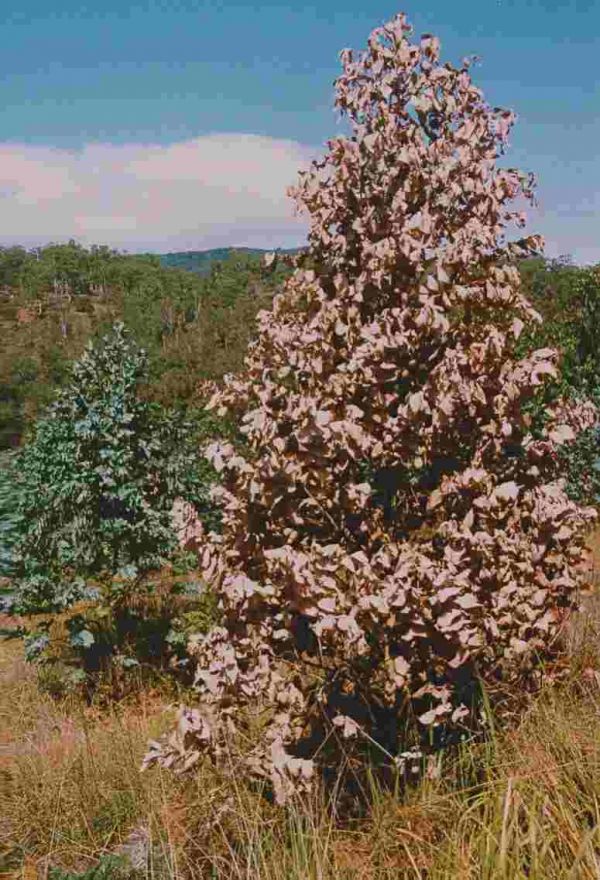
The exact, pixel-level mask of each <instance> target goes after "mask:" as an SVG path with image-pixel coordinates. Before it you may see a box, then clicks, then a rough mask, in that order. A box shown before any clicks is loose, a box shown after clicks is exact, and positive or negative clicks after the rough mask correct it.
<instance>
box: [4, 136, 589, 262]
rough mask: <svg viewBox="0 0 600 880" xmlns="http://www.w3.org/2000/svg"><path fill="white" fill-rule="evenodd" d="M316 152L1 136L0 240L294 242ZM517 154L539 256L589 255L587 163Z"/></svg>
mask: <svg viewBox="0 0 600 880" xmlns="http://www.w3.org/2000/svg"><path fill="white" fill-rule="evenodd" d="M320 152H321V150H320V149H319V148H316V147H310V146H307V145H305V144H301V143H298V142H297V141H293V140H283V139H277V138H271V137H263V136H259V135H253V134H213V135H206V136H202V137H198V138H195V139H192V140H186V141H182V142H180V143H174V144H168V145H160V144H151V143H150V144H144V143H131V144H125V145H114V144H102V143H97V144H88V145H87V146H85V147H83V148H82V149H81V150H77V151H69V150H59V149H53V148H50V147H41V146H33V145H30V144H13V143H6V144H0V245H3V244H4V245H6V244H24V245H26V246H34V245H39V244H45V243H47V242H49V241H67V240H68V239H70V238H74V239H76V240H77V241H80V242H81V243H82V244H87V245H90V244H108V245H110V246H112V247H116V248H119V249H124V250H128V251H140V250H152V251H159V252H160V251H167V250H195V249H202V248H210V247H224V246H227V245H237V246H247V247H264V248H276V247H294V246H296V245H299V244H302V243H303V241H304V239H305V233H306V223H305V221H304V220H303V219H302V218H299V217H297V216H295V214H294V206H293V204H292V202H291V200H290V199H289V198H288V196H287V195H286V190H287V187H288V186H289V185H290V184H293V183H294V182H295V181H296V179H297V174H298V171H299V170H300V169H301V168H305V167H307V165H308V163H309V161H310V159H311V158H313V156H315V155H317V154H318V153H320ZM516 153H517V155H516V157H515V156H514V155H513V156H512V160H513V161H514V160H515V159H516V164H517V165H520V166H521V167H524V168H528V167H530V165H536V164H540V165H541V166H542V172H543V173H542V174H541V175H540V177H541V184H542V185H541V187H540V191H539V197H540V204H539V207H538V209H537V210H531V209H529V210H528V211H527V213H528V215H529V223H528V227H527V231H528V232H539V233H542V234H543V235H544V236H545V238H546V243H547V254H548V255H549V256H557V255H559V254H565V253H568V254H571V255H572V256H573V257H574V258H575V260H576V261H577V262H582V263H585V262H598V261H600V240H599V239H598V235H597V222H596V221H597V217H598V214H599V212H600V203H599V196H598V188H597V186H595V183H596V180H597V178H598V165H597V163H592V164H589V163H588V164H585V165H583V164H582V166H581V168H580V169H579V168H578V167H575V166H573V165H572V166H571V167H570V169H568V171H569V174H570V177H568V180H567V179H565V175H566V174H567V169H564V170H563V171H561V174H560V176H558V177H557V174H556V168H554V167H544V165H548V163H549V162H550V159H548V158H547V157H545V156H543V155H541V156H536V157H534V161H532V157H530V156H529V155H528V154H527V152H526V151H525V150H524V149H523V148H521V149H520V150H517V151H516ZM535 160H537V161H535ZM552 162H555V160H554V159H552V160H551V164H552ZM579 171H580V172H581V173H579Z"/></svg>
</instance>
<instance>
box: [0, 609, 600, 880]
mask: <svg viewBox="0 0 600 880" xmlns="http://www.w3.org/2000/svg"><path fill="white" fill-rule="evenodd" d="M599 633H600V601H599V600H598V598H597V597H596V596H594V597H592V598H591V599H590V601H589V602H588V604H587V607H586V610H585V612H583V613H582V614H581V615H580V617H579V620H578V621H577V623H576V625H575V626H574V627H573V628H572V633H571V638H570V640H569V643H568V647H567V650H568V662H566V663H565V672H564V676H563V679H562V681H560V682H559V683H557V684H555V685H553V686H547V687H546V688H545V689H544V690H543V691H542V693H541V695H540V696H539V697H538V699H537V700H536V701H535V702H534V703H533V704H532V705H531V707H530V709H529V710H528V712H527V713H526V714H525V715H524V717H522V718H521V719H520V722H519V724H518V726H516V727H514V728H513V729H512V730H504V731H500V732H497V733H496V734H495V736H494V737H493V738H492V739H491V740H489V741H488V742H486V743H479V744H467V745H465V746H464V747H463V748H462V750H461V751H460V752H459V754H455V755H453V756H451V757H447V758H446V759H445V760H446V763H445V765H444V766H442V767H441V768H438V770H439V771H441V772H438V773H435V772H434V773H431V774H430V777H431V778H427V779H424V780H422V781H421V782H420V783H418V784H415V786H414V787H413V788H411V789H409V790H408V791H407V792H406V793H405V794H404V795H403V796H402V798H397V797H394V796H393V795H392V794H390V793H389V792H384V791H381V790H378V789H377V788H376V786H375V785H373V791H372V807H371V811H370V814H369V815H368V816H367V817H366V818H364V819H362V820H361V821H360V822H357V823H355V824H352V825H349V826H347V827H341V826H340V825H339V824H338V825H336V824H334V823H333V821H332V820H331V818H330V815H331V814H330V812H329V811H328V810H327V809H326V808H325V804H324V803H323V800H322V796H321V795H320V794H319V793H318V792H317V793H316V794H315V795H314V796H313V797H312V798H311V799H310V800H309V801H307V802H306V803H304V804H302V805H301V806H297V807H295V808H288V809H283V808H279V807H276V806H274V805H272V804H270V803H269V802H268V801H267V799H265V798H264V797H263V796H262V793H261V792H260V791H258V790H256V789H253V788H252V787H251V786H250V785H249V784H247V782H246V781H244V780H243V779H239V778H236V777H235V775H233V774H227V772H226V770H224V771H223V772H222V773H221V774H219V773H217V772H216V771H214V770H211V769H210V768H203V769H202V770H201V771H200V772H199V773H198V774H197V775H196V776H195V777H194V778H193V779H190V780H187V781H181V780H177V779H176V778H174V777H173V776H172V775H171V774H169V773H164V772H160V771H152V772H149V773H140V772H139V770H138V768H139V765H140V761H141V757H142V755H143V753H144V750H145V747H146V743H147V741H148V739H149V738H152V737H154V736H156V735H157V734H158V733H159V732H160V731H161V730H162V729H165V728H166V727H168V725H169V723H170V720H171V717H172V708H171V707H170V706H169V705H167V704H166V703H165V697H164V695H161V694H160V693H158V692H156V693H153V692H145V693H141V694H138V695H137V696H136V697H132V698H130V699H129V700H127V701H124V702H123V703H121V704H119V705H118V706H113V707H112V708H110V709H109V710H103V711H102V712H100V711H98V710H95V709H93V708H89V707H84V706H82V704H81V703H78V702H77V701H75V700H74V699H72V700H71V701H70V702H69V701H62V702H57V701H54V700H52V699H51V698H50V697H47V696H44V695H42V694H40V692H39V690H38V687H37V683H36V680H35V676H34V673H33V671H32V669H31V668H30V667H28V666H27V665H26V664H25V663H24V662H23V660H22V657H21V651H20V648H19V646H18V645H17V643H16V642H12V641H3V642H0V816H1V817H2V818H1V819H0V854H2V855H0V874H1V873H2V872H4V876H5V877H6V880H8V878H11V880H13V878H14V880H16V878H23V880H36V878H43V877H46V876H48V872H49V870H50V869H51V868H52V869H53V871H52V873H51V878H50V880H63V878H64V874H60V875H59V874H58V873H57V870H56V869H60V870H61V871H62V872H72V873H76V874H79V875H81V874H84V873H85V872H87V873H86V874H85V876H86V878H91V877H100V875H102V878H103V880H117V878H120V880H123V878H136V880H146V878H148V880H188V878H189V880H384V878H390V880H391V878H394V880H396V878H406V880H409V878H411V880H526V878H527V880H569V878H572V880H587V878H589V880H592V878H593V880H597V878H598V877H599V876H600V641H599V638H600V637H599ZM126 852H127V853H129V854H130V857H131V860H132V861H133V863H134V867H131V866H129V867H123V863H122V862H121V861H119V855H121V856H123V854H124V853H126ZM115 857H116V859H117V860H116V861H114V859H115ZM125 865H127V863H125Z"/></svg>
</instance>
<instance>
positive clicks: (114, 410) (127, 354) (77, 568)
mask: <svg viewBox="0 0 600 880" xmlns="http://www.w3.org/2000/svg"><path fill="white" fill-rule="evenodd" d="M147 368H148V359H147V356H146V354H145V352H144V351H143V350H142V349H140V348H139V347H138V346H137V345H136V344H135V343H134V341H133V340H132V338H131V337H130V335H129V334H128V332H127V331H126V330H125V328H124V327H123V325H122V324H117V325H115V327H114V328H113V329H112V331H111V332H110V333H109V334H108V335H106V336H105V337H104V338H103V339H101V340H100V341H99V342H98V343H96V344H95V345H89V346H88V348H87V350H86V352H85V354H84V355H83V357H82V358H81V359H80V361H79V362H77V363H76V365H75V367H74V369H73V376H72V380H71V383H70V384H69V385H68V386H67V387H66V388H65V389H64V391H63V392H62V393H61V395H60V397H59V398H58V400H57V401H56V402H55V403H54V404H52V405H51V407H50V408H49V410H48V412H47V414H46V416H45V417H44V418H43V419H41V420H40V422H39V423H38V425H37V428H36V431H35V435H34V437H33V440H32V442H31V443H30V444H29V445H28V446H26V447H25V448H24V450H23V452H22V453H21V455H20V456H19V465H20V472H21V476H22V481H23V495H22V499H21V504H20V508H21V509H20V513H21V515H22V518H23V519H22V521H23V522H24V523H25V524H26V527H25V530H24V533H23V536H22V539H21V541H20V543H19V552H20V557H21V560H22V569H23V570H22V574H23V577H22V578H21V579H20V581H19V582H18V586H17V592H16V596H17V605H18V606H19V607H20V608H21V609H22V610H25V611H33V610H55V609H59V608H64V607H68V606H69V605H70V604H72V603H73V602H74V601H76V600H77V599H79V598H82V596H84V595H85V594H86V587H85V580H86V578H89V577H90V576H92V577H103V576H114V575H115V574H117V573H118V572H123V571H126V572H127V574H129V575H133V574H136V573H138V572H143V571H146V570H148V569H151V568H153V567H157V566H160V564H161V563H162V562H163V561H164V559H165V558H166V557H168V556H169V554H170V553H171V552H172V551H173V550H174V548H175V544H176V536H175V533H174V530H173V525H172V515H171V514H172V507H173V503H174V501H175V499H176V498H178V497H183V498H185V499H187V500H190V501H193V502H195V503H196V505H198V507H200V508H203V507H204V508H206V507H207V505H208V501H207V496H206V490H205V484H206V479H207V471H205V472H204V474H202V472H201V471H200V470H199V468H198V466H197V465H196V464H195V444H194V431H193V429H192V426H191V425H190V424H188V423H187V422H185V421H184V420H183V418H182V416H181V415H180V414H179V413H177V412H175V411H167V410H165V409H163V408H162V407H160V406H159V405H158V404H156V403H152V402H148V401H146V400H144V399H143V397H142V395H141V391H142V388H143V384H144V381H145V379H146V376H147Z"/></svg>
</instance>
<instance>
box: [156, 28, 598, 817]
mask: <svg viewBox="0 0 600 880" xmlns="http://www.w3.org/2000/svg"><path fill="white" fill-rule="evenodd" d="M410 33H411V29H410V27H409V25H408V24H407V22H406V19H405V17H404V16H403V15H399V16H397V17H396V18H395V19H393V20H392V21H390V22H389V23H388V24H386V25H385V26H383V27H381V28H379V29H377V30H375V31H374V32H373V33H372V35H371V36H370V38H369V42H368V49H367V50H366V51H365V52H363V53H361V54H360V55H358V56H355V55H354V54H353V53H352V52H351V51H349V50H347V51H344V52H343V53H342V64H343V73H342V75H341V76H340V78H339V79H338V80H337V84H336V103H337V106H338V108H340V110H341V111H342V112H343V113H344V114H345V115H346V117H347V119H348V121H349V124H350V127H351V134H350V136H348V137H337V138H335V139H334V140H332V141H330V142H329V145H328V151H327V153H326V155H325V156H324V158H323V159H322V160H320V161H317V162H315V163H314V164H313V166H312V168H311V170H309V171H308V172H307V173H304V174H303V175H301V178H300V182H299V185H298V187H297V188H296V190H295V198H296V200H297V202H298V204H299V206H300V207H301V208H302V209H304V210H305V211H306V212H307V213H308V217H309V221H310V230H309V247H308V251H307V253H306V255H303V256H301V257H300V258H299V259H298V260H297V267H296V270H295V272H294V274H293V276H292V277H291V279H290V280H289V281H288V282H287V283H286V286H285V289H284V291H283V293H281V294H280V295H279V296H277V297H276V299H275V302H274V306H273V310H272V312H269V313H263V314H262V315H261V316H260V319H259V335H258V339H257V342H256V343H255V344H254V345H253V346H252V347H251V349H250V352H249V354H248V357H247V359H246V364H245V369H244V370H243V371H242V373H241V374H240V375H238V376H236V377H230V378H229V379H228V380H227V382H226V384H225V387H224V388H222V389H220V390H218V391H217V392H216V393H215V395H214V397H213V400H212V403H211V405H212V407H213V408H215V409H216V411H217V412H218V413H219V414H221V415H226V414H227V415H228V416H229V417H234V418H235V419H237V420H238V423H239V424H240V426H241V430H242V433H243V434H244V435H245V445H244V447H243V448H235V447H234V445H231V444H226V443H220V444H214V445H213V446H212V447H211V448H210V449H209V456H210V459H211V461H212V462H213V464H214V465H215V467H217V469H219V470H220V471H221V472H222V475H223V479H224V487H223V488H222V490H221V500H222V503H223V507H224V515H223V532H222V535H220V536H218V537H217V536H215V537H214V538H213V539H212V540H210V539H209V540H208V541H206V542H205V543H204V544H203V545H201V547H200V559H201V562H202V565H203V568H204V570H205V572H206V574H207V576H208V577H210V578H211V581H212V583H213V584H214V586H215V589H216V590H217V592H218V595H219V597H220V603H221V608H222V613H223V625H222V626H219V627H218V628H216V629H214V630H212V631H211V632H210V633H209V634H208V635H207V636H204V637H199V638H198V639H197V640H195V642H194V643H193V644H192V645H191V650H192V653H193V654H194V655H195V657H196V661H197V675H196V688H197V691H198V699H199V705H198V706H197V707H194V708H190V709H185V710H182V712H181V716H180V720H179V726H178V728H177V730H176V731H175V732H174V733H173V734H172V736H171V737H170V738H169V739H168V740H167V741H164V742H162V743H160V744H155V745H154V746H153V748H152V750H151V751H150V753H149V755H148V757H147V762H148V763H152V762H153V761H155V760H158V761H161V762H162V763H164V764H166V765H174V766H179V767H189V766H191V765H192V764H193V763H194V761H196V760H197V759H198V758H199V756H200V755H201V754H202V753H203V752H205V751H209V752H211V753H212V754H213V756H217V757H218V755H219V753H220V749H222V747H223V744H224V741H225V736H226V735H227V734H228V732H230V731H231V730H232V729H233V730H237V731H238V732H239V731H240V730H243V729H244V726H245V725H250V728H248V729H249V730H251V731H252V734H251V737H248V738H246V741H248V739H250V740H251V741H252V738H254V739H253V743H254V744H253V748H252V749H251V751H250V752H249V753H248V752H246V754H245V758H244V760H245V761H246V766H247V767H249V768H250V770H251V771H252V772H253V773H254V774H256V775H257V776H259V777H266V778H270V779H271V781H272V783H273V786H274V790H275V794H276V797H277V798H278V800H279V801H285V799H286V798H288V797H289V796H290V795H291V794H293V793H294V792H297V791H299V790H302V789H303V788H305V787H306V786H307V785H308V784H310V779H311V777H312V776H313V773H314V768H315V765H316V764H318V763H319V762H325V761H327V760H331V759H332V753H331V750H330V748H329V747H330V746H331V745H332V744H333V743H335V742H336V741H341V740H342V739H344V738H346V739H347V740H348V741H349V742H350V743H351V742H353V743H368V744H370V745H371V746H372V747H373V748H375V749H379V750H380V751H381V753H382V754H386V755H387V756H389V757H390V758H391V759H394V760H396V761H397V762H400V763H401V761H402V755H403V753H404V752H405V751H406V748H407V742H406V740H405V738H404V737H405V733H404V731H406V729H408V728H409V727H410V725H409V724H408V722H409V720H410V719H415V721H416V724H417V729H420V730H421V731H422V732H423V734H424V740H425V741H428V742H429V743H432V744H434V745H435V744H438V743H440V742H443V741H444V737H445V736H446V737H447V735H448V733H449V732H451V731H459V732H460V731H464V730H467V729H472V727H473V726H474V725H477V723H478V719H479V718H480V703H479V702H478V693H479V686H480V682H481V681H483V682H487V683H488V684H489V685H493V684H494V683H497V682H504V683H505V684H506V685H507V686H508V687H513V688H514V687H516V686H517V685H518V686H519V687H520V686H523V685H524V684H525V683H526V682H527V681H528V677H529V675H530V673H531V671H532V669H533V668H534V667H535V665H536V663H537V662H538V661H539V660H540V659H541V658H543V657H545V656H547V652H548V649H549V646H550V645H551V643H552V642H553V640H554V639H555V637H556V634H557V630H558V628H559V627H560V626H561V624H562V622H563V621H564V618H565V614H566V612H567V611H568V609H569V608H571V607H572V605H573V596H574V591H575V588H576V586H577V582H578V573H577V564H578V562H579V561H580V559H581V554H582V546H583V535H584V529H585V526H586V523H587V521H588V519H589V517H590V516H591V514H590V512H589V511H586V510H584V509H582V508H580V507H578V506H577V505H576V504H575V503H573V502H571V501H570V500H569V498H568V497H567V495H566V494H565V491H564V488H563V485H562V483H561V482H560V480H559V479H558V474H557V468H556V450H557V447H558V446H559V445H560V444H562V443H563V442H564V441H566V440H567V439H570V438H572V437H573V436H574V433H575V431H576V430H577V428H578V427H579V428H580V427H582V426H583V424H584V423H585V421H586V419H587V418H588V415H586V414H585V413H584V414H582V413H581V412H578V411H576V408H571V409H568V408H565V407H563V408H562V409H561V410H559V409H558V408H557V409H556V410H553V411H550V412H548V413H546V416H547V418H546V420H545V422H544V425H543V426H537V425H532V420H531V415H530V407H529V404H530V402H531V401H532V399H533V398H534V397H535V396H536V395H537V394H538V391H539V390H540V389H541V388H542V387H543V385H544V383H545V382H546V381H547V380H548V379H549V378H550V377H553V376H555V374H556V365H557V353H556V352H555V351H553V350H550V349H543V350H539V351H534V352H532V353H531V354H529V355H528V356H527V357H525V358H521V359H517V357H516V356H515V354H514V349H515V343H516V340H517V338H518V337H519V334H520V333H521V330H522V329H523V327H524V325H525V324H526V323H527V322H530V321H534V320H536V314H535V312H534V311H533V309H532V308H531V306H530V305H529V304H528V303H527V301H525V299H524V298H523V296H522V295H521V293H520V291H519V275H518V272H517V269H516V267H515V265H514V261H515V259H516V258H517V257H519V256H521V255H526V254H530V253H534V252H536V251H537V250H538V249H539V248H540V246H541V240H540V239H539V238H537V237H532V238H526V239H521V240H519V241H515V242H512V243H509V242H508V240H507V235H506V233H507V227H508V226H509V224H511V223H513V222H516V224H517V225H518V226H520V225H522V224H523V222H524V218H523V216H522V215H521V214H520V213H518V212H516V211H514V210H511V209H510V204H511V202H513V201H514V200H515V199H516V198H517V197H520V196H524V197H527V198H530V197H532V192H533V179H532V178H531V176H526V175H524V174H522V173H520V172H518V171H516V170H513V169H508V168H505V167H499V166H498V159H499V158H500V156H501V155H502V154H503V152H504V148H505V145H506V143H507V137H508V134H509V130H510V128H511V126H512V123H513V114H512V113H510V112H508V111H504V110H499V109H497V108H496V109H492V108H491V107H490V106H489V105H488V104H486V103H485V101H484V99H483V96H482V94H481V92H480V90H479V89H478V88H476V87H475V86H474V84H473V82H472V80H471V76H470V73H469V62H468V61H465V62H463V64H462V65H461V66H460V67H458V68H456V67H453V66H452V65H450V64H442V63H441V62H440V60H439V45H438V41H437V39H436V38H435V37H433V36H429V35H426V36H424V37H423V38H422V39H421V41H420V42H419V43H416V44H415V43H412V42H411V41H410ZM587 412H588V411H586V413H587ZM591 418H593V416H591ZM257 717H258V719H260V722H261V723H260V724H259V725H257ZM257 730H259V734H258V738H257V733H256V731H257ZM326 746H327V747H326Z"/></svg>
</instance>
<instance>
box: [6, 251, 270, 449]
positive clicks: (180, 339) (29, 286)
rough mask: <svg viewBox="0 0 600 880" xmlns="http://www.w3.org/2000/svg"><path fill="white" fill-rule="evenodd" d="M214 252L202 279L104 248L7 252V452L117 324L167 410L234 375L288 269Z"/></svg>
mask: <svg viewBox="0 0 600 880" xmlns="http://www.w3.org/2000/svg"><path fill="white" fill-rule="evenodd" d="M209 254H210V261H209V264H210V268H209V271H208V274H205V275H204V277H199V275H198V274H197V273H196V272H191V271H186V270H184V269H179V268H173V267H165V266H163V258H161V257H160V256H158V255H151V254H147V255H141V256H137V255H136V256H131V255H125V254H120V253H118V252H115V251H112V250H109V249H108V248H105V247H92V248H91V249H86V248H83V247H81V246H79V245H77V244H75V243H70V244H67V245H49V246H47V247H44V248H39V249H36V250H30V251H27V250H25V249H24V248H20V247H13V248H3V249H0V338H1V339H2V345H1V346H0V448H6V447H9V446H15V445H17V444H18V443H19V441H20V438H21V436H22V434H23V432H24V431H25V429H26V427H27V425H29V424H31V423H32V421H33V420H34V419H35V417H36V415H37V414H38V413H39V412H40V411H41V410H42V409H43V407H44V406H45V405H47V404H48V403H49V402H50V400H51V399H52V396H53V393H54V391H55V389H57V388H59V387H60V386H61V385H62V384H63V383H64V382H65V380H66V378H67V376H68V373H69V366H70V363H71V362H72V361H73V360H74V359H75V358H77V357H78V356H79V354H80V353H81V352H82V350H83V348H84V346H85V343H86V342H87V341H88V340H89V339H91V338H98V337H99V336H101V335H102V334H103V333H104V332H105V331H106V330H107V329H108V328H109V327H110V326H111V325H112V324H113V323H114V322H115V321H117V320H121V321H123V322H124V324H125V325H126V327H127V328H128V329H129V330H130V331H131V333H132V334H133V336H134V338H135V339H136V341H137V343H138V344H139V345H141V346H142V347H143V348H145V349H146V351H147V352H148V354H149V358H150V385H149V387H148V394H149V395H150V396H151V397H153V398H155V399H158V400H160V401H162V402H167V401H168V402H176V401H177V402H183V403H187V402H190V401H191V400H192V399H193V397H194V393H195V388H196V386H197V384H198V381H199V380H201V379H205V378H215V377H217V376H220V375H222V374H223V373H224V372H227V371H229V370H234V369H236V368H237V367H238V366H239V365H240V364H241V360H242V357H243V353H244V350H245V347H246V345H247V343H248V340H249V339H250V337H251V335H252V332H253V319H254V315H255V314H256V312H257V311H258V310H259V309H260V308H262V307H264V306H265V305H268V304H269V302H270V301H271V298H272V296H273V292H274V291H275V290H276V289H277V287H278V285H279V284H280V283H281V280H282V278H283V277H284V275H285V270H280V269H276V270H275V271H273V270H271V269H269V270H265V269H264V268H263V267H262V264H261V254H260V253H252V252H244V251H241V252H238V251H232V250H229V249H223V251H220V252H214V251H213V252H209ZM217 255H219V256H221V257H222V259H219V260H216V259H215V257H216V256H217ZM196 256H197V255H196V254H194V255H193V257H194V259H195V257H196ZM185 257H186V255H185V254H183V255H178V254H172V255H169V258H166V262H167V264H168V263H169V262H170V258H176V259H174V262H175V263H177V262H178V260H179V262H185V259H184V258H185Z"/></svg>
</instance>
